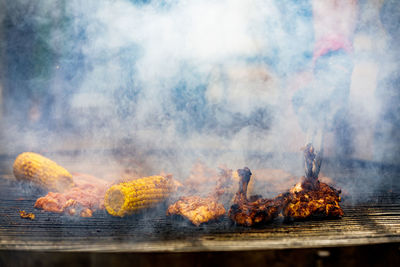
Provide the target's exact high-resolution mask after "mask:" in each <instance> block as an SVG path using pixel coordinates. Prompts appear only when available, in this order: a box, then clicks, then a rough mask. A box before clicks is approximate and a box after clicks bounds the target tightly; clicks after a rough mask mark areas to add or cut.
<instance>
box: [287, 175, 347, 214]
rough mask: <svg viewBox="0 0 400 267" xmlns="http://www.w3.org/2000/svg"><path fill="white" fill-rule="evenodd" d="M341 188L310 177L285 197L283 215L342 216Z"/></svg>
mask: <svg viewBox="0 0 400 267" xmlns="http://www.w3.org/2000/svg"><path fill="white" fill-rule="evenodd" d="M339 194H340V190H336V189H335V188H333V187H331V186H329V185H328V184H325V183H323V182H320V181H316V182H314V181H312V182H310V181H309V180H308V178H304V181H303V182H301V183H298V184H297V185H295V186H294V187H293V188H292V189H291V190H290V192H289V194H286V197H285V201H284V202H285V204H284V207H283V215H284V216H285V218H286V219H289V220H293V219H294V220H298V219H308V218H315V217H321V218H323V217H341V216H343V214H344V213H343V210H342V208H341V207H340V205H339V202H340V196H339Z"/></svg>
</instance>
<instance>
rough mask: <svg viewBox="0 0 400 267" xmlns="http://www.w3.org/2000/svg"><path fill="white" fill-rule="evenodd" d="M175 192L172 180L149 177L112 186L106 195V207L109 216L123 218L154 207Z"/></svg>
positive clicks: (161, 177)
mask: <svg viewBox="0 0 400 267" xmlns="http://www.w3.org/2000/svg"><path fill="white" fill-rule="evenodd" d="M173 190H174V182H173V180H172V179H171V178H166V177H163V176H149V177H144V178H140V179H137V180H133V181H129V182H123V183H119V184H115V185H113V186H111V187H110V188H109V189H108V190H107V192H106V195H105V198H104V206H105V207H106V210H107V212H108V213H109V214H111V215H113V216H120V217H123V216H125V215H130V214H132V213H135V212H137V211H140V210H142V209H146V208H150V207H154V206H155V205H156V204H158V203H160V202H162V201H164V200H165V199H166V198H167V197H168V196H169V194H170V193H171V192H172V191H173Z"/></svg>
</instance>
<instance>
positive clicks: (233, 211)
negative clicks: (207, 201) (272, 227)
mask: <svg viewBox="0 0 400 267" xmlns="http://www.w3.org/2000/svg"><path fill="white" fill-rule="evenodd" d="M237 172H238V174H239V176H240V180H239V190H238V192H237V193H236V195H235V199H234V204H233V205H232V206H231V208H230V210H229V213H228V215H229V218H231V219H232V220H233V221H234V222H235V223H237V224H240V225H245V226H252V225H256V224H261V223H265V222H268V221H271V220H272V219H274V218H275V217H277V216H278V215H279V212H280V211H281V208H280V207H281V206H282V203H281V202H282V201H281V199H282V198H278V199H274V200H272V199H263V198H261V196H258V195H257V196H251V197H250V198H249V199H248V198H247V186H248V184H249V181H250V177H251V171H250V169H249V168H247V167H245V168H244V169H239V170H238V171H237Z"/></svg>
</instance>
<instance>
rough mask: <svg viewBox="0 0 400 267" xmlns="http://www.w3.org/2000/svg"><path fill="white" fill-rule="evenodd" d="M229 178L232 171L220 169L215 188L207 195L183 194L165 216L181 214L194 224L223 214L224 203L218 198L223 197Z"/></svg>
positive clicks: (224, 211)
mask: <svg viewBox="0 0 400 267" xmlns="http://www.w3.org/2000/svg"><path fill="white" fill-rule="evenodd" d="M231 180H232V171H231V170H227V169H221V172H220V174H219V175H218V179H217V183H216V185H215V188H214V189H213V191H212V192H211V193H210V194H209V196H207V197H200V196H183V197H181V198H179V200H178V201H177V202H175V203H174V204H172V205H170V206H169V207H168V210H167V216H171V215H179V216H182V217H184V218H186V219H188V220H189V221H191V222H192V223H193V224H194V225H196V226H199V225H200V224H202V223H206V222H209V221H213V220H216V219H218V218H220V217H222V216H224V215H225V213H226V210H225V208H224V205H222V204H221V203H219V200H220V199H221V198H223V197H224V195H225V190H226V188H227V187H228V186H229V185H230V183H231Z"/></svg>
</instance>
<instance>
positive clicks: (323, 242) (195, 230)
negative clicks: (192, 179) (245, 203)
mask: <svg viewBox="0 0 400 267" xmlns="http://www.w3.org/2000/svg"><path fill="white" fill-rule="evenodd" d="M31 193H32V192H31ZM31 193H29V194H28V193H25V194H24V193H22V192H21V191H20V185H18V184H17V183H16V182H13V181H11V180H8V179H2V178H0V249H28V250H56V251H137V252H155V251H159V252H165V251H180V252H182V251H186V252H190V251H210V250H212V251H226V250H228V251H231V250H255V249H258V250H259V249H276V248H296V247H323V246H343V245H358V244H371V243H385V242H399V241H400V195H399V194H396V193H381V194H376V193H375V194H370V195H369V197H366V196H365V199H369V201H365V202H363V203H361V204H356V205H355V204H352V202H350V201H344V204H343V209H344V212H345V216H344V217H343V218H342V219H328V220H312V221H301V222H293V223H284V222H283V221H282V220H281V219H276V220H275V221H273V222H272V223H270V224H267V225H264V226H262V227H258V228H246V227H240V226H235V225H232V223H231V222H230V221H229V219H228V218H226V217H225V218H224V219H222V220H220V221H218V222H214V223H209V224H206V225H202V226H200V227H196V226H193V225H191V224H189V223H188V222H186V221H184V220H181V219H177V218H167V217H166V216H165V215H164V214H165V213H164V212H165V208H166V207H165V206H164V207H159V208H158V209H156V210H153V211H151V212H149V213H146V214H145V215H143V214H142V215H137V216H131V217H127V218H115V217H112V216H109V215H108V214H106V213H105V212H104V211H98V212H96V213H95V214H94V216H93V217H92V218H74V217H69V216H67V215H60V214H54V213H48V212H42V211H39V210H35V209H34V208H33V205H34V203H35V200H36V197H38V196H40V194H38V193H37V192H36V194H37V196H34V197H32V195H31ZM19 210H25V211H27V212H33V213H34V214H35V215H36V218H35V220H33V221H31V220H26V219H22V218H20V216H19Z"/></svg>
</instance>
